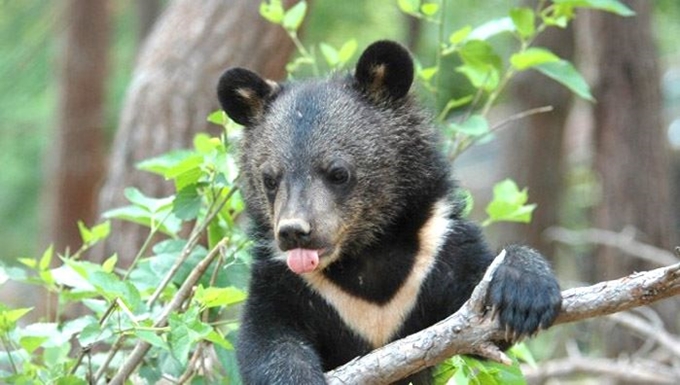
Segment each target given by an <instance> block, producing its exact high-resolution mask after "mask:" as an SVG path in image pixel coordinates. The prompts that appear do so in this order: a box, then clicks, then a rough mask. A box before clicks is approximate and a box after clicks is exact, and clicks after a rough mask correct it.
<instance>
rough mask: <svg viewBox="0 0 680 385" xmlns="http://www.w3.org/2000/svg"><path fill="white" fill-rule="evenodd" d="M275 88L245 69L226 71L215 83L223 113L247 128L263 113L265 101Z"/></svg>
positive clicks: (274, 85)
mask: <svg viewBox="0 0 680 385" xmlns="http://www.w3.org/2000/svg"><path fill="white" fill-rule="evenodd" d="M276 87H277V85H276V83H274V82H271V81H268V80H264V79H262V78H261V77H260V76H259V75H257V74H256V73H254V72H252V71H250V70H247V69H245V68H231V69H228V70H226V71H225V72H224V73H223V74H222V76H221V77H220V80H219V82H218V83H217V99H218V100H219V101H220V105H221V106H222V109H223V110H224V112H226V113H227V115H229V117H230V118H231V119H232V120H233V121H235V122H236V123H238V124H241V125H244V126H247V125H250V124H253V123H255V121H256V120H257V119H258V118H259V117H260V116H261V115H262V113H264V108H265V105H266V102H267V100H268V99H269V98H270V97H271V96H272V94H273V93H274V91H275V88H276Z"/></svg>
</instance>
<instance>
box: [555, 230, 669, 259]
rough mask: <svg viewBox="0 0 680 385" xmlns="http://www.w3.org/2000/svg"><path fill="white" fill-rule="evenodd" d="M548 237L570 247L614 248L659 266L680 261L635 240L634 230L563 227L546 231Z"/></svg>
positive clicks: (663, 251)
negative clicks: (573, 228) (594, 245)
mask: <svg viewBox="0 0 680 385" xmlns="http://www.w3.org/2000/svg"><path fill="white" fill-rule="evenodd" d="M546 236H547V237H548V238H550V239H552V240H555V241H558V242H561V243H565V244H568V245H574V244H577V245H582V244H588V243H592V244H596V245H604V246H610V247H614V248H616V249H618V250H620V251H622V252H624V253H626V254H629V255H633V256H636V257H638V258H640V259H643V260H645V261H647V262H651V263H653V264H655V265H657V266H668V265H671V264H673V263H677V262H678V261H679V258H678V257H676V256H675V255H673V253H671V252H669V251H666V250H663V249H659V248H656V247H654V246H650V245H647V244H645V243H642V242H639V241H637V240H635V231H634V230H633V229H632V228H627V229H624V230H623V231H621V232H620V233H617V232H613V231H609V230H602V229H585V230H569V229H565V228H563V227H551V228H549V229H547V230H546ZM679 257H680V256H679Z"/></svg>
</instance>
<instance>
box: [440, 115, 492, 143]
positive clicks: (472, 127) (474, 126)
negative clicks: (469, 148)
mask: <svg viewBox="0 0 680 385" xmlns="http://www.w3.org/2000/svg"><path fill="white" fill-rule="evenodd" d="M450 129H451V130H452V131H453V132H455V133H460V134H464V135H468V136H472V137H479V136H482V135H486V134H488V133H489V123H488V122H487V120H486V118H484V117H483V116H482V115H477V114H475V115H471V116H470V117H469V118H468V119H467V120H465V121H464V122H462V123H460V124H458V123H451V125H450Z"/></svg>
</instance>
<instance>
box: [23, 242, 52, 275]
mask: <svg viewBox="0 0 680 385" xmlns="http://www.w3.org/2000/svg"><path fill="white" fill-rule="evenodd" d="M50 247H52V246H50ZM48 250H49V249H48ZM17 261H19V262H20V263H21V264H22V265H24V266H26V267H28V268H30V269H35V268H36V266H38V261H36V260H35V259H33V258H17Z"/></svg>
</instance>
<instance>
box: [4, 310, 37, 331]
mask: <svg viewBox="0 0 680 385" xmlns="http://www.w3.org/2000/svg"><path fill="white" fill-rule="evenodd" d="M0 306H1V307H0V335H2V334H5V333H8V332H10V331H11V330H13V329H14V327H15V326H16V323H17V321H18V320H19V318H21V317H23V316H25V315H26V314H27V313H28V312H30V311H31V310H33V308H32V307H25V308H21V309H13V310H12V309H9V308H6V307H5V306H4V305H0Z"/></svg>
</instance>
